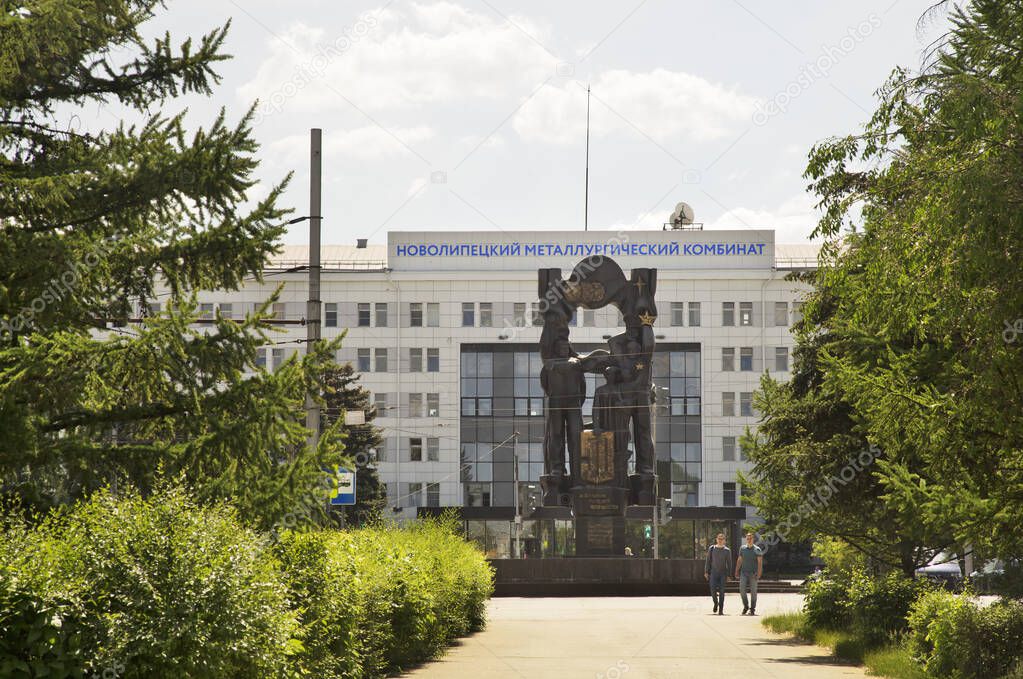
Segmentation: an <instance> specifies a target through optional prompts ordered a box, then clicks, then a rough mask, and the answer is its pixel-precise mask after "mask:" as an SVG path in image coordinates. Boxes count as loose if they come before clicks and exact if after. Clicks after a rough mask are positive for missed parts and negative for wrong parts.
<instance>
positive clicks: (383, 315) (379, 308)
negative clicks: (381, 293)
mask: <svg viewBox="0 0 1023 679" xmlns="http://www.w3.org/2000/svg"><path fill="white" fill-rule="evenodd" d="M376 312H377V314H376V315H377V327H378V328H386V327H387V302H377V304H376Z"/></svg>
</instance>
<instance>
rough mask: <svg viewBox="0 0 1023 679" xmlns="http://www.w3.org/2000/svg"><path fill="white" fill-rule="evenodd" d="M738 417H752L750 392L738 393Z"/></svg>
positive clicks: (751, 396)
mask: <svg viewBox="0 0 1023 679" xmlns="http://www.w3.org/2000/svg"><path fill="white" fill-rule="evenodd" d="M739 415H741V416H742V417H753V392H752V391H743V392H740V393H739Z"/></svg>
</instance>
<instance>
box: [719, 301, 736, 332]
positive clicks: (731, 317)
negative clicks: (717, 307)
mask: <svg viewBox="0 0 1023 679" xmlns="http://www.w3.org/2000/svg"><path fill="white" fill-rule="evenodd" d="M721 325H722V326H726V327H727V326H733V325H735V302H722V303H721Z"/></svg>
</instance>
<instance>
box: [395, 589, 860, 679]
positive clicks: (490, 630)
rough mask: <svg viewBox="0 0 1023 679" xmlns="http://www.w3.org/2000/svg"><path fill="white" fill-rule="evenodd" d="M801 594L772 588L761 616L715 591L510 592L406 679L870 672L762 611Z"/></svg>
mask: <svg viewBox="0 0 1023 679" xmlns="http://www.w3.org/2000/svg"><path fill="white" fill-rule="evenodd" d="M801 605H802V596H801V595H799V594H762V595H760V599H759V602H758V610H757V613H758V616H757V617H750V616H741V615H739V612H740V611H741V610H742V605H741V604H740V603H739V597H738V596H737V595H734V594H732V595H729V597H728V600H727V601H726V603H725V613H726V614H725V615H721V616H719V615H714V614H712V612H711V608H712V603H711V600H710V597H709V596H706V597H599V598H586V597H574V598H500V599H493V600H491V601H490V603H489V615H490V617H489V623H488V625H487V629H486V630H484V631H483V632H480V633H478V634H474V635H472V636H470V637H467V638H465V639H461V640H459V641H458V643H457V644H456V645H455V646H453V647H452V648H450V649H449V650H448V651H447V653H445V654H444V656H443V657H441V658H440V659H438V660H436V661H434V662H431V663H428V664H426V665H423V666H421V667H419V668H416V669H415V670H413V671H411V672H408V673H407V674H404V675H402V676H406V677H415V678H416V679H468V678H470V677H471V678H472V679H478V678H482V679H572V678H575V677H580V678H583V677H585V678H587V679H688V678H689V677H694V678H697V677H698V678H708V679H725V678H729V677H742V678H744V679H747V678H748V677H751V676H759V677H784V678H788V677H793V678H795V679H798V678H801V677H806V678H811V677H812V678H815V679H830V678H831V677H864V676H866V674H865V672H864V671H863V669H862V668H859V667H855V666H851V665H847V664H843V663H841V662H839V661H837V660H835V659H834V658H832V657H831V656H830V655H829V654H828V652H827V651H826V650H825V649H822V648H819V647H817V646H813V645H809V644H803V643H799V642H795V641H791V640H790V639H788V638H787V637H784V636H781V635H776V634H772V633H771V632H768V631H767V630H765V629H764V627H763V626H762V625H761V624H760V617H761V616H763V615H771V614H773V613H779V612H787V611H796V610H799V608H800V606H801Z"/></svg>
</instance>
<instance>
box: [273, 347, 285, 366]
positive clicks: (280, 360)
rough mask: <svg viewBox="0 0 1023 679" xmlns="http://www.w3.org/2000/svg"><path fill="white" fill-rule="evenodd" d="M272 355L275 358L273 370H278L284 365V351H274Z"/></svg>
mask: <svg viewBox="0 0 1023 679" xmlns="http://www.w3.org/2000/svg"><path fill="white" fill-rule="evenodd" d="M271 355H272V356H273V361H274V367H273V369H274V370H277V369H278V368H280V367H281V365H283V364H284V349H274V350H273V352H271Z"/></svg>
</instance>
